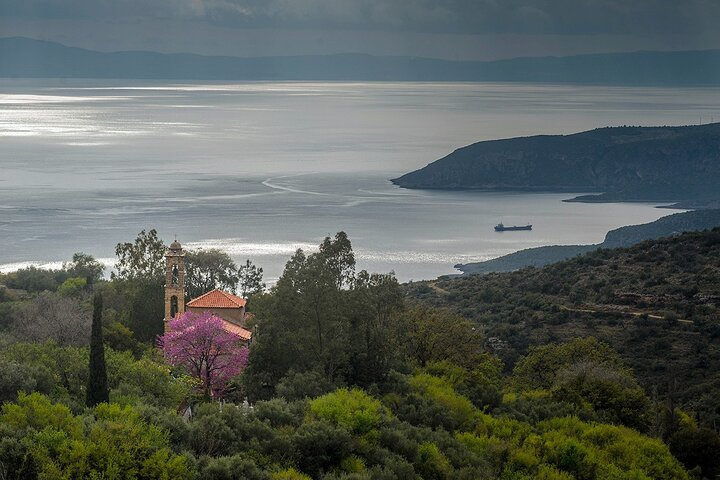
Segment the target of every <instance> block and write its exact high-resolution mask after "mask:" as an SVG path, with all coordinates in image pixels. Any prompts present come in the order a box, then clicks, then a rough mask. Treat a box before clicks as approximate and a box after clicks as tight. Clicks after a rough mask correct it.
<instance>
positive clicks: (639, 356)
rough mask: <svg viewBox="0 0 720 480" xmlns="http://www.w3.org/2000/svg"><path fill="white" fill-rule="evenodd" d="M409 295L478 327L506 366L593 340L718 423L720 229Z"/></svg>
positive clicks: (439, 284) (443, 282) (444, 282)
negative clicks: (554, 345) (530, 353)
mask: <svg viewBox="0 0 720 480" xmlns="http://www.w3.org/2000/svg"><path fill="white" fill-rule="evenodd" d="M407 288H408V292H407V293H408V296H409V297H411V298H414V299H415V300H416V301H417V302H420V303H421V304H431V305H435V306H442V307H446V308H449V309H451V310H453V311H456V312H458V313H460V314H462V315H464V316H466V317H468V318H470V319H473V320H474V321H476V322H477V323H478V324H480V325H481V326H482V327H483V329H484V330H485V332H486V334H487V336H488V337H489V338H490V340H489V341H488V346H489V347H490V348H491V349H493V350H495V351H496V352H497V353H498V354H499V355H500V357H501V358H503V360H505V361H506V362H507V365H512V364H513V363H514V361H515V360H516V359H517V358H518V357H519V356H520V355H523V354H524V353H525V352H526V351H527V349H528V347H530V346H532V345H541V344H546V343H549V342H557V341H566V340H569V339H571V338H575V337H584V336H594V337H597V338H599V339H601V340H603V341H605V342H608V343H609V344H611V345H612V346H613V347H614V348H616V349H617V350H618V351H619V352H620V353H621V355H622V356H623V357H624V359H625V361H626V362H628V364H629V365H630V366H632V368H633V369H634V370H635V373H636V374H637V376H638V377H639V378H640V380H641V382H642V383H643V386H644V387H645V388H646V390H647V391H648V392H653V391H656V392H658V393H659V394H661V395H664V394H666V393H667V394H669V396H670V397H671V398H673V399H674V401H676V402H678V403H679V404H680V405H682V406H683V407H684V408H686V409H688V410H690V411H694V412H697V414H698V416H699V419H700V422H701V423H704V424H706V425H712V424H713V422H720V342H718V339H719V338H720V229H715V230H712V231H706V232H702V233H687V234H683V235H679V236H676V237H672V238H666V239H661V240H654V241H647V242H643V243H640V244H638V245H636V246H633V247H630V248H626V249H614V250H608V249H601V250H598V251H596V252H592V253H589V254H586V255H584V256H581V257H577V258H574V259H572V260H568V261H564V262H561V263H557V264H554V265H550V266H546V267H544V268H541V269H537V268H527V269H523V270H519V271H516V272H512V273H493V274H488V275H483V276H479V275H473V276H469V277H460V278H455V279H439V280H437V281H435V282H421V283H412V284H410V285H409V286H408V287H407Z"/></svg>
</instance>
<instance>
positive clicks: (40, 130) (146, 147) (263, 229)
mask: <svg viewBox="0 0 720 480" xmlns="http://www.w3.org/2000/svg"><path fill="white" fill-rule="evenodd" d="M715 112H720V93H719V92H718V91H717V90H715V89H703V88H697V89H664V88H657V89H648V88H626V87H588V86H582V87H580V86H577V87H576V86H567V85H564V86H554V85H529V84H467V83H428V84H424V83H309V82H308V83H262V82H260V83H241V84H220V83H214V84H197V83H195V84H193V83H189V84H168V83H163V82H149V81H143V82H128V81H123V82H119V81H115V82H113V81H106V80H102V81H93V80H84V81H78V80H72V81H63V80H22V79H18V80H7V79H6V80H2V81H0V270H3V271H8V270H11V269H14V268H18V267H21V266H24V265H28V264H30V263H34V264H41V265H51V266H54V265H59V263H60V262H62V261H64V260H68V259H69V258H70V256H71V255H72V253H73V252H76V251H85V252H87V253H91V254H93V255H95V256H97V257H99V258H102V259H105V261H107V262H108V263H112V261H113V258H112V257H113V251H114V246H115V244H116V243H117V242H121V241H122V242H124V241H131V240H132V239H133V238H134V236H135V235H136V234H137V233H138V232H139V231H140V230H141V229H150V228H157V229H158V231H159V232H160V235H161V236H162V237H163V238H164V239H165V241H166V242H170V241H172V239H173V238H174V237H177V238H178V240H180V241H181V242H182V243H183V244H184V245H186V246H189V247H192V248H211V247H217V248H223V249H225V250H227V251H228V252H229V253H231V255H233V257H234V258H235V259H236V260H237V261H239V262H244V260H245V259H246V258H250V259H252V260H253V262H255V263H256V264H258V265H260V266H262V267H263V268H264V269H265V272H266V277H267V278H268V280H270V282H272V281H273V280H274V279H276V278H277V277H278V276H279V275H280V273H281V272H282V267H283V265H284V264H285V262H286V261H287V259H288V258H289V256H290V255H291V254H292V253H293V252H294V250H295V249H296V248H303V249H308V250H312V249H313V248H316V245H317V244H318V243H319V242H320V241H321V240H322V238H323V237H324V236H325V235H332V234H334V233H335V232H337V231H339V230H344V231H346V232H347V233H348V235H349V236H350V239H351V241H352V242H353V246H354V248H355V251H356V254H357V257H358V264H359V265H358V266H359V267H360V268H366V269H368V270H371V271H383V272H384V271H389V270H394V271H395V272H396V274H397V275H398V277H399V278H400V279H401V280H403V281H406V280H410V279H415V280H418V279H425V278H434V277H436V276H438V275H442V274H447V273H453V272H454V269H453V268H452V266H453V265H454V264H455V263H458V262H469V261H480V260H484V259H489V258H493V257H496V256H499V255H502V254H505V253H510V252H512V251H516V250H518V249H522V248H529V247H534V246H540V245H549V244H583V243H595V242H599V241H601V240H602V238H603V237H604V235H605V233H606V232H607V231H608V230H610V229H612V228H616V227H619V226H622V225H628V224H636V223H644V222H648V221H652V220H655V219H657V218H659V217H661V216H663V215H666V214H668V213H672V212H671V211H668V210H664V209H657V208H654V205H649V204H601V205H597V204H578V203H563V202H562V200H563V199H565V198H568V197H570V196H572V195H571V194H542V193H533V194H520V193H507V192H502V193H500V192H439V191H419V190H403V189H400V188H397V187H395V186H393V185H392V184H391V183H390V182H389V181H388V179H389V178H393V177H395V176H398V175H400V174H402V173H405V172H407V171H409V170H413V169H416V168H419V167H421V166H424V165H425V164H427V163H429V162H431V161H433V160H436V159H438V158H440V157H442V156H444V155H446V154H447V153H449V152H450V151H452V150H453V149H455V148H458V147H461V146H463V145H466V144H469V143H473V142H475V141H479V140H484V139H493V138H504V137H512V136H519V135H530V134H539V133H543V134H554V133H571V132H575V131H581V130H585V129H589V128H595V127H602V126H607V125H624V124H627V125H663V124H690V123H698V122H699V121H701V117H702V118H703V119H704V121H709V120H710V119H711V118H713V116H718V118H720V113H719V114H717V115H716V113H715ZM500 221H503V222H504V223H506V224H521V223H526V222H531V223H533V225H534V227H533V230H532V231H531V232H512V233H511V232H504V233H496V232H494V231H493V229H492V227H493V226H494V225H495V224H496V223H498V222H500Z"/></svg>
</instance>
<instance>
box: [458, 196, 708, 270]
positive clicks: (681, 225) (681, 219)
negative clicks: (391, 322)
mask: <svg viewBox="0 0 720 480" xmlns="http://www.w3.org/2000/svg"><path fill="white" fill-rule="evenodd" d="M718 226H720V209H713V210H698V211H691V212H683V213H675V214H673V215H668V216H667V217H663V218H660V219H658V220H656V221H654V222H650V223H645V224H642V225H628V226H626V227H620V228H616V229H615V230H610V231H609V232H608V233H607V235H606V236H605V240H604V241H603V242H602V243H599V244H594V245H549V246H545V247H536V248H528V249H525V250H520V251H518V252H514V253H511V254H509V255H503V256H502V257H498V258H494V259H492V260H487V261H485V262H477V263H466V264H458V265H455V268H457V269H459V270H460V271H462V272H463V273H464V274H483V273H492V272H511V271H513V270H518V269H521V268H525V267H542V266H545V265H549V264H552V263H555V262H560V261H562V260H567V259H569V258H572V257H575V256H578V255H582V254H585V253H588V252H591V251H594V250H598V249H600V248H617V247H630V246H632V245H635V244H637V243H640V242H643V241H645V240H652V239H657V238H661V237H669V236H672V235H678V234H681V233H683V232H692V231H700V230H708V229H711V228H715V227H718Z"/></svg>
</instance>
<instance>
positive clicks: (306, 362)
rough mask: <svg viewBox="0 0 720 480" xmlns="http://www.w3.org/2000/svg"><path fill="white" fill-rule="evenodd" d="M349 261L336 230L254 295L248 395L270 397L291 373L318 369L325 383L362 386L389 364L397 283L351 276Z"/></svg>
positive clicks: (397, 306) (392, 353)
mask: <svg viewBox="0 0 720 480" xmlns="http://www.w3.org/2000/svg"><path fill="white" fill-rule="evenodd" d="M354 258H355V257H354V255H353V253H352V246H351V244H350V241H349V240H348V238H347V236H346V235H345V234H344V233H342V232H340V233H338V234H337V235H336V236H335V238H334V239H332V238H330V237H328V238H326V239H325V240H324V241H323V243H322V244H321V245H320V250H319V251H318V252H317V253H313V254H310V255H306V254H305V253H304V252H303V251H302V250H298V251H297V252H296V253H295V255H293V256H292V258H291V259H290V261H289V262H288V263H287V264H286V266H285V270H284V272H283V274H282V276H281V277H280V279H279V280H278V282H277V283H276V284H275V286H274V287H273V288H272V289H271V291H270V292H269V293H267V294H265V295H259V296H257V297H256V299H255V300H254V302H255V307H254V311H255V313H256V319H257V323H258V329H259V331H260V332H262V333H261V334H260V335H258V338H257V341H255V342H254V343H253V348H252V349H251V352H250V364H249V367H248V370H247V371H246V377H245V384H246V386H247V388H248V393H250V394H251V396H253V395H259V396H260V397H267V396H271V395H272V394H273V393H274V390H275V387H276V386H277V385H278V383H279V382H280V381H281V379H283V378H284V377H285V376H286V375H288V373H289V372H290V371H291V370H292V371H293V375H298V374H303V373H305V372H318V373H320V374H321V375H323V376H324V377H325V379H326V382H324V383H329V384H335V385H343V384H348V383H349V384H355V385H369V384H371V383H373V382H377V381H381V380H382V378H383V377H384V375H385V374H386V373H387V372H388V371H389V369H390V368H391V367H392V365H393V361H392V358H394V357H395V356H396V354H397V352H396V351H395V350H394V349H393V348H391V345H390V344H389V340H388V337H390V336H391V331H390V325H391V324H392V323H393V321H394V320H393V319H394V315H395V312H397V311H398V310H399V309H401V308H402V294H401V292H400V289H399V285H398V284H397V281H396V280H395V278H394V276H392V275H370V274H368V273H367V272H360V274H355V263H354V262H355V260H354ZM393 346H394V345H393ZM316 383H317V382H316ZM260 392H263V393H260Z"/></svg>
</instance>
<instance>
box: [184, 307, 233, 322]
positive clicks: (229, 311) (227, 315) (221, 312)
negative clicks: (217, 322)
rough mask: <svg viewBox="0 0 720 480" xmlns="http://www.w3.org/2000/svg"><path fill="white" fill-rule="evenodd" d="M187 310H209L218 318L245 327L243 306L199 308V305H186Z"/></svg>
mask: <svg viewBox="0 0 720 480" xmlns="http://www.w3.org/2000/svg"><path fill="white" fill-rule="evenodd" d="M188 310H189V311H191V312H193V313H202V312H210V313H213V314H215V315H217V316H218V317H220V318H223V319H225V320H227V321H228V322H232V323H234V324H236V325H240V326H241V327H245V307H241V308H200V307H188Z"/></svg>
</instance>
